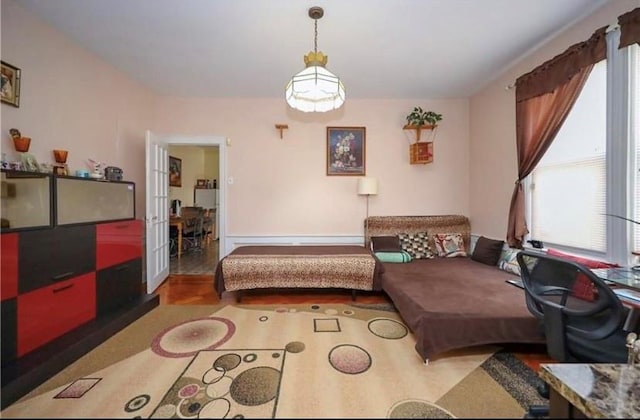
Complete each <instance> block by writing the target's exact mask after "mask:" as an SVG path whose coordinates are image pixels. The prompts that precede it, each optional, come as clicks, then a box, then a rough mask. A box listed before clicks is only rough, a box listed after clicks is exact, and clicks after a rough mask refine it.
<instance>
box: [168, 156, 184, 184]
mask: <svg viewBox="0 0 640 420" xmlns="http://www.w3.org/2000/svg"><path fill="white" fill-rule="evenodd" d="M169 186H171V187H182V159H180V158H177V157H173V156H169Z"/></svg>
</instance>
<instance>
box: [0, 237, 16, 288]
mask: <svg viewBox="0 0 640 420" xmlns="http://www.w3.org/2000/svg"><path fill="white" fill-rule="evenodd" d="M0 247H2V248H1V250H2V253H1V254H0V255H1V257H0V276H1V277H0V285H1V288H0V299H2V300H5V299H10V298H13V297H16V296H17V295H18V234H17V233H5V234H3V235H2V242H1V243H0Z"/></svg>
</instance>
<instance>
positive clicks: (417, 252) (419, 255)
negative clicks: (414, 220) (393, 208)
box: [398, 232, 434, 260]
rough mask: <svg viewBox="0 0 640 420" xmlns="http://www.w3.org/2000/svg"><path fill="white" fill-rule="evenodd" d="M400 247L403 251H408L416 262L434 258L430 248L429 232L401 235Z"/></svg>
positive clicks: (399, 235) (399, 236)
mask: <svg viewBox="0 0 640 420" xmlns="http://www.w3.org/2000/svg"><path fill="white" fill-rule="evenodd" d="M398 238H400V245H401V246H402V250H403V251H407V252H408V253H409V255H411V257H412V258H413V259H414V260H420V259H429V258H433V257H434V255H433V251H431V248H430V247H429V236H428V235H427V232H418V233H400V234H398Z"/></svg>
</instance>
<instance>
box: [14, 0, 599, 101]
mask: <svg viewBox="0 0 640 420" xmlns="http://www.w3.org/2000/svg"><path fill="white" fill-rule="evenodd" d="M17 1H18V2H19V3H20V4H22V5H23V6H24V7H25V8H26V9H28V10H31V11H32V12H33V13H35V14H36V15H38V16H40V17H41V18H42V19H44V20H45V21H47V22H49V23H50V24H51V25H53V26H54V27H57V28H58V29H59V30H61V31H62V32H64V33H66V34H67V35H68V36H69V37H71V38H73V39H74V40H76V41H77V42H78V43H80V44H82V45H84V46H85V47H86V48H87V49H89V50H91V51H93V52H94V53H95V54H97V55H99V56H101V57H102V58H104V59H105V60H106V61H108V62H109V63H111V64H112V65H113V66H115V67H117V68H119V69H121V70H122V71H124V72H125V73H127V74H129V75H130V76H131V77H132V78H133V79H136V80H138V81H140V82H141V83H143V84H144V85H146V86H148V87H149V88H151V89H152V90H154V91H156V92H157V93H158V94H162V95H173V96H203V97H278V96H283V95H284V87H285V85H286V83H287V82H288V79H289V78H290V77H291V76H292V75H293V74H295V73H297V72H298V71H300V70H302V68H303V67H304V62H303V56H304V55H305V54H307V53H308V52H309V51H311V50H313V35H314V27H313V22H314V21H313V19H311V18H310V17H309V16H308V9H309V8H310V7H312V6H320V7H322V8H324V17H323V18H322V19H320V20H318V50H320V51H323V52H324V53H325V54H327V55H328V56H329V62H328V64H327V68H328V69H330V70H331V71H333V72H334V73H335V74H336V75H338V76H339V77H340V78H341V79H342V80H343V82H344V84H345V87H346V91H347V100H348V98H446V97H467V96H470V95H472V94H473V93H475V92H477V91H478V90H479V89H481V88H482V87H483V86H485V85H486V84H487V83H488V82H490V81H491V80H493V79H495V78H496V77H497V76H499V74H500V72H501V71H503V70H504V69H505V68H506V67H507V66H509V65H510V64H513V63H514V62H516V61H517V60H518V59H520V58H521V57H522V56H523V55H525V54H526V53H528V52H531V50H532V49H533V48H535V47H537V46H539V45H540V44H541V43H542V42H544V41H545V40H547V39H549V38H550V37H552V36H553V35H554V34H557V33H558V32H559V31H561V30H563V29H565V28H567V27H568V26H569V25H570V24H572V23H574V22H576V21H577V20H579V19H581V18H583V17H584V16H586V15H588V14H590V13H592V12H593V11H594V10H595V9H597V8H599V7H601V6H602V5H604V4H605V3H606V2H607V1H608V0H340V1H336V0H334V1H331V0H304V1H302V0H17Z"/></svg>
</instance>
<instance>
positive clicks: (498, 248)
mask: <svg viewBox="0 0 640 420" xmlns="http://www.w3.org/2000/svg"><path fill="white" fill-rule="evenodd" d="M503 247H504V241H500V240H498V239H489V238H486V237H484V236H481V237H480V238H478V240H477V241H476V246H475V247H474V248H473V253H472V254H471V259H472V260H474V261H478V262H481V263H483V264H487V265H496V264H498V260H499V259H500V254H502V248H503Z"/></svg>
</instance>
